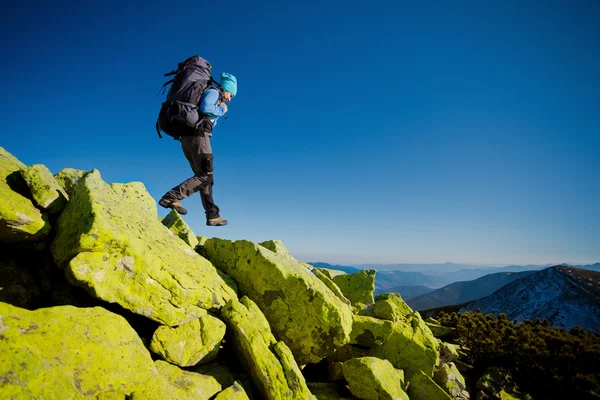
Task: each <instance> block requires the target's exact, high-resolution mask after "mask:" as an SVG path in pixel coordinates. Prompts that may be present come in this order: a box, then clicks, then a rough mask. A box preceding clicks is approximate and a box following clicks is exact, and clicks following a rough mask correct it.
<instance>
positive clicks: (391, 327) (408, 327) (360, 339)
mask: <svg viewBox="0 0 600 400" xmlns="http://www.w3.org/2000/svg"><path fill="white" fill-rule="evenodd" d="M352 343H355V344H358V345H361V346H366V347H370V350H369V355H370V356H373V357H378V358H382V359H386V360H389V361H390V362H391V363H392V365H393V366H394V367H395V368H399V369H403V370H404V371H405V372H406V375H407V379H408V380H409V381H410V377H411V376H412V375H414V374H418V373H420V372H421V371H424V372H425V373H427V374H428V375H429V376H433V370H434V367H435V366H436V365H437V364H438V363H439V353H438V350H437V346H438V343H437V340H436V339H435V338H434V337H433V335H432V334H431V332H430V331H429V329H428V328H427V326H426V325H425V323H424V322H423V320H422V319H421V317H420V315H419V313H413V314H409V315H407V316H405V317H402V318H400V319H399V320H397V321H396V322H392V321H387V320H380V319H377V318H372V317H365V316H356V317H355V318H354V328H353V330H352Z"/></svg>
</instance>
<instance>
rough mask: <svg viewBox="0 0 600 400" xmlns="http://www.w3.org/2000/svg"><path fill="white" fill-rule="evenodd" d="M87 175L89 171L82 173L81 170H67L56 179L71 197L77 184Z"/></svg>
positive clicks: (61, 171) (58, 174) (56, 176)
mask: <svg viewBox="0 0 600 400" xmlns="http://www.w3.org/2000/svg"><path fill="white" fill-rule="evenodd" d="M87 173H88V172H87V171H82V170H80V169H73V168H65V169H62V170H60V171H59V172H58V173H57V174H56V175H54V178H55V179H56V181H57V182H58V183H59V184H60V186H62V188H63V189H64V190H65V192H66V193H67V195H69V196H71V194H73V190H75V186H76V185H77V182H79V180H80V179H81V178H83V177H84V176H85V175H86V174H87Z"/></svg>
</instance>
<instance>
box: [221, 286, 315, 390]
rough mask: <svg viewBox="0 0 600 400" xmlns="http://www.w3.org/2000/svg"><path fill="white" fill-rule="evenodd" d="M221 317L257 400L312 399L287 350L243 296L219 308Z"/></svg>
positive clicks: (256, 308)
mask: <svg viewBox="0 0 600 400" xmlns="http://www.w3.org/2000/svg"><path fill="white" fill-rule="evenodd" d="M221 316H222V318H223V319H224V320H225V322H226V323H227V326H228V329H230V330H231V332H232V335H233V338H234V344H235V347H236V351H237V354H238V357H239V358H240V361H241V363H242V364H243V365H244V367H245V368H246V369H247V370H248V372H249V373H250V376H251V377H252V381H253V383H254V386H255V387H256V388H257V390H258V392H259V393H260V395H261V398H263V399H267V400H275V399H277V400H287V399H289V400H294V399H298V400H300V399H314V397H313V396H312V394H311V393H310V391H309V390H308V387H307V386H306V382H305V380H304V377H303V376H302V373H301V371H300V368H299V367H298V365H297V364H296V361H295V360H294V357H293V356H292V353H291V351H290V350H289V349H288V347H287V346H286V345H285V343H284V342H278V341H277V340H276V339H275V337H274V336H273V334H272V332H271V330H270V328H269V323H268V322H267V320H266V318H265V317H264V315H263V313H262V312H261V311H260V309H259V308H258V307H257V305H256V304H255V303H254V302H253V301H252V300H250V299H249V298H248V297H246V296H244V297H242V299H241V300H240V301H237V300H234V299H232V300H230V301H229V302H228V303H227V304H226V305H225V306H224V307H223V308H222V309H221Z"/></svg>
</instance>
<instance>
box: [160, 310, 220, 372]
mask: <svg viewBox="0 0 600 400" xmlns="http://www.w3.org/2000/svg"><path fill="white" fill-rule="evenodd" d="M224 336H225V324H224V323H223V322H221V320H219V319H218V318H215V317H213V316H212V315H208V314H207V315H205V316H203V317H201V318H199V319H195V320H193V321H190V322H186V323H185V324H182V325H180V326H178V327H176V328H171V327H168V326H160V327H159V328H158V329H157V330H156V331H155V332H154V335H153V337H152V342H151V343H150V350H152V351H153V352H154V353H156V354H158V355H160V356H161V357H162V358H163V359H165V360H166V361H168V362H170V363H172V364H175V365H178V366H180V367H191V366H194V365H196V364H198V363H207V362H210V361H212V360H214V359H215V358H216V357H217V355H218V353H219V347H220V345H221V340H223V337H224Z"/></svg>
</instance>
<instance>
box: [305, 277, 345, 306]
mask: <svg viewBox="0 0 600 400" xmlns="http://www.w3.org/2000/svg"><path fill="white" fill-rule="evenodd" d="M311 271H312V273H313V274H314V275H315V276H316V277H317V278H319V279H320V280H321V282H323V283H324V284H325V286H327V287H328V288H329V290H331V291H332V292H333V294H335V295H336V296H337V297H338V298H339V299H340V300H341V301H343V302H344V303H346V304H347V305H348V306H349V307H352V303H351V302H350V300H348V299H347V298H346V297H345V296H344V293H342V291H341V290H340V288H339V286H338V285H336V284H335V283H334V282H333V281H332V280H331V278H329V276H328V275H327V274H325V273H323V271H321V270H320V268H313V269H312V270H311Z"/></svg>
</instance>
